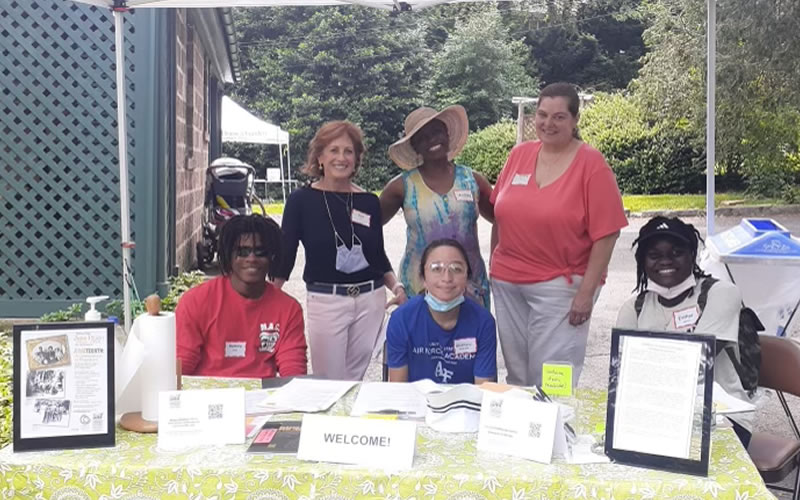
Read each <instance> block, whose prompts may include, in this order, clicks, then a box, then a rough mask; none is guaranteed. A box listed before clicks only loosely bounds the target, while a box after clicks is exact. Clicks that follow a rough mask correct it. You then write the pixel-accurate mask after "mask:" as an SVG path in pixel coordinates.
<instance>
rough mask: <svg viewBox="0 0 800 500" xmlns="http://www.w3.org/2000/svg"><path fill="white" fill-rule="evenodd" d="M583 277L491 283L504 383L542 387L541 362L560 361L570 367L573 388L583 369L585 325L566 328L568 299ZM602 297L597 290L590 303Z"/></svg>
mask: <svg viewBox="0 0 800 500" xmlns="http://www.w3.org/2000/svg"><path fill="white" fill-rule="evenodd" d="M582 281H583V277H582V276H578V275H575V276H573V277H572V283H571V284H570V283H569V282H567V279H566V278H564V277H558V278H555V279H553V280H550V281H545V282H542V283H531V284H516V283H508V282H506V281H500V280H497V279H492V293H493V294H494V298H495V302H494V307H495V312H496V318H497V334H498V338H499V339H500V347H501V349H502V351H503V359H505V362H506V368H507V369H508V376H507V377H506V382H507V383H509V384H513V385H521V386H531V385H536V386H538V385H540V384H541V383H542V364H544V363H548V362H555V361H562V362H568V363H571V364H572V366H573V371H572V379H573V386H577V385H578V379H579V378H580V376H581V370H583V359H584V356H585V355H586V343H587V340H588V338H589V321H586V322H584V323H583V324H581V325H578V326H572V325H570V324H569V310H570V307H571V306H572V299H573V298H574V297H575V294H576V293H577V291H578V287H580V285H581V282H582ZM599 293H600V289H599V288H598V290H597V292H595V295H594V300H595V301H597V296H598V295H599Z"/></svg>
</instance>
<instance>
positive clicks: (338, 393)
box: [259, 378, 356, 413]
mask: <svg viewBox="0 0 800 500" xmlns="http://www.w3.org/2000/svg"><path fill="white" fill-rule="evenodd" d="M355 384H356V382H352V381H344V380H321V379H311V378H295V379H292V380H291V381H290V382H289V383H288V384H286V385H284V386H283V387H281V388H279V389H278V390H276V391H275V392H274V393H272V394H270V395H269V396H267V397H266V398H264V400H263V401H262V402H261V403H259V406H261V407H263V408H264V409H265V410H267V411H270V412H273V413H286V412H316V411H326V410H327V409H329V408H330V407H331V406H333V405H334V403H336V402H337V401H338V400H339V399H340V398H341V397H342V396H344V395H345V394H347V391H349V390H350V389H351V388H352V387H353V386H354V385H355Z"/></svg>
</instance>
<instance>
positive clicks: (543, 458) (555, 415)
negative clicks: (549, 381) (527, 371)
mask: <svg viewBox="0 0 800 500" xmlns="http://www.w3.org/2000/svg"><path fill="white" fill-rule="evenodd" d="M478 450H481V451H488V452H492V453H501V454H504V455H511V456H516V457H520V458H525V459H528V460H534V461H536V462H541V463H546V464H547V463H550V461H551V460H552V458H553V456H566V454H567V443H566V437H565V435H564V424H563V422H562V420H561V417H560V408H559V406H558V405H557V404H555V403H542V402H539V401H533V399H525V398H522V397H519V396H511V397H509V396H505V395H504V394H502V393H490V392H487V393H486V394H484V397H483V407H482V408H481V422H480V428H479V430H478Z"/></svg>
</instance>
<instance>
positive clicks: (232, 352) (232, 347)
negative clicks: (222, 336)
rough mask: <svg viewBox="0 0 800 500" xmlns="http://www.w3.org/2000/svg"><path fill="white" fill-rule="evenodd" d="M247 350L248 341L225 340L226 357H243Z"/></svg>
mask: <svg viewBox="0 0 800 500" xmlns="http://www.w3.org/2000/svg"><path fill="white" fill-rule="evenodd" d="M246 350H247V342H225V357H226V358H243V357H244V355H245V352H246Z"/></svg>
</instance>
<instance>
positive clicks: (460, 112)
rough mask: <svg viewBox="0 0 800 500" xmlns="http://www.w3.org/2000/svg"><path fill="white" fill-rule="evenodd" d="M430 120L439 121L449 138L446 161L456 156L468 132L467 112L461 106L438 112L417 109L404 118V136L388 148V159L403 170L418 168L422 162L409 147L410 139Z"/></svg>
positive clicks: (431, 109) (430, 109) (412, 148)
mask: <svg viewBox="0 0 800 500" xmlns="http://www.w3.org/2000/svg"><path fill="white" fill-rule="evenodd" d="M431 120H439V121H441V122H442V123H444V124H445V126H446V127H447V135H448V136H449V138H450V144H449V147H448V151H447V159H448V160H452V159H453V158H455V157H456V156H458V153H460V152H461V149H463V148H464V144H465V143H466V142H467V134H468V132H469V121H468V120H467V111H466V110H465V109H464V107H463V106H459V105H457V104H456V105H455V106H450V107H447V108H445V109H443V110H441V111H438V112H437V111H436V110H435V109H433V108H425V107H422V108H417V109H415V110H414V111H412V112H411V113H409V114H408V116H407V117H406V121H405V136H404V137H403V138H402V139H400V140H399V141H397V142H395V143H394V144H392V145H391V146H389V157H390V158H391V159H392V161H393V162H395V163H396V164H397V166H399V167H400V168H402V169H405V170H411V169H414V168H417V167H418V166H420V164H421V163H422V161H421V159H420V155H419V154H418V153H417V152H416V151H415V150H414V147H413V146H411V137H412V136H413V135H414V134H416V133H417V132H419V131H420V130H421V129H422V127H424V126H425V125H427V124H428V123H430V121H431Z"/></svg>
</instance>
